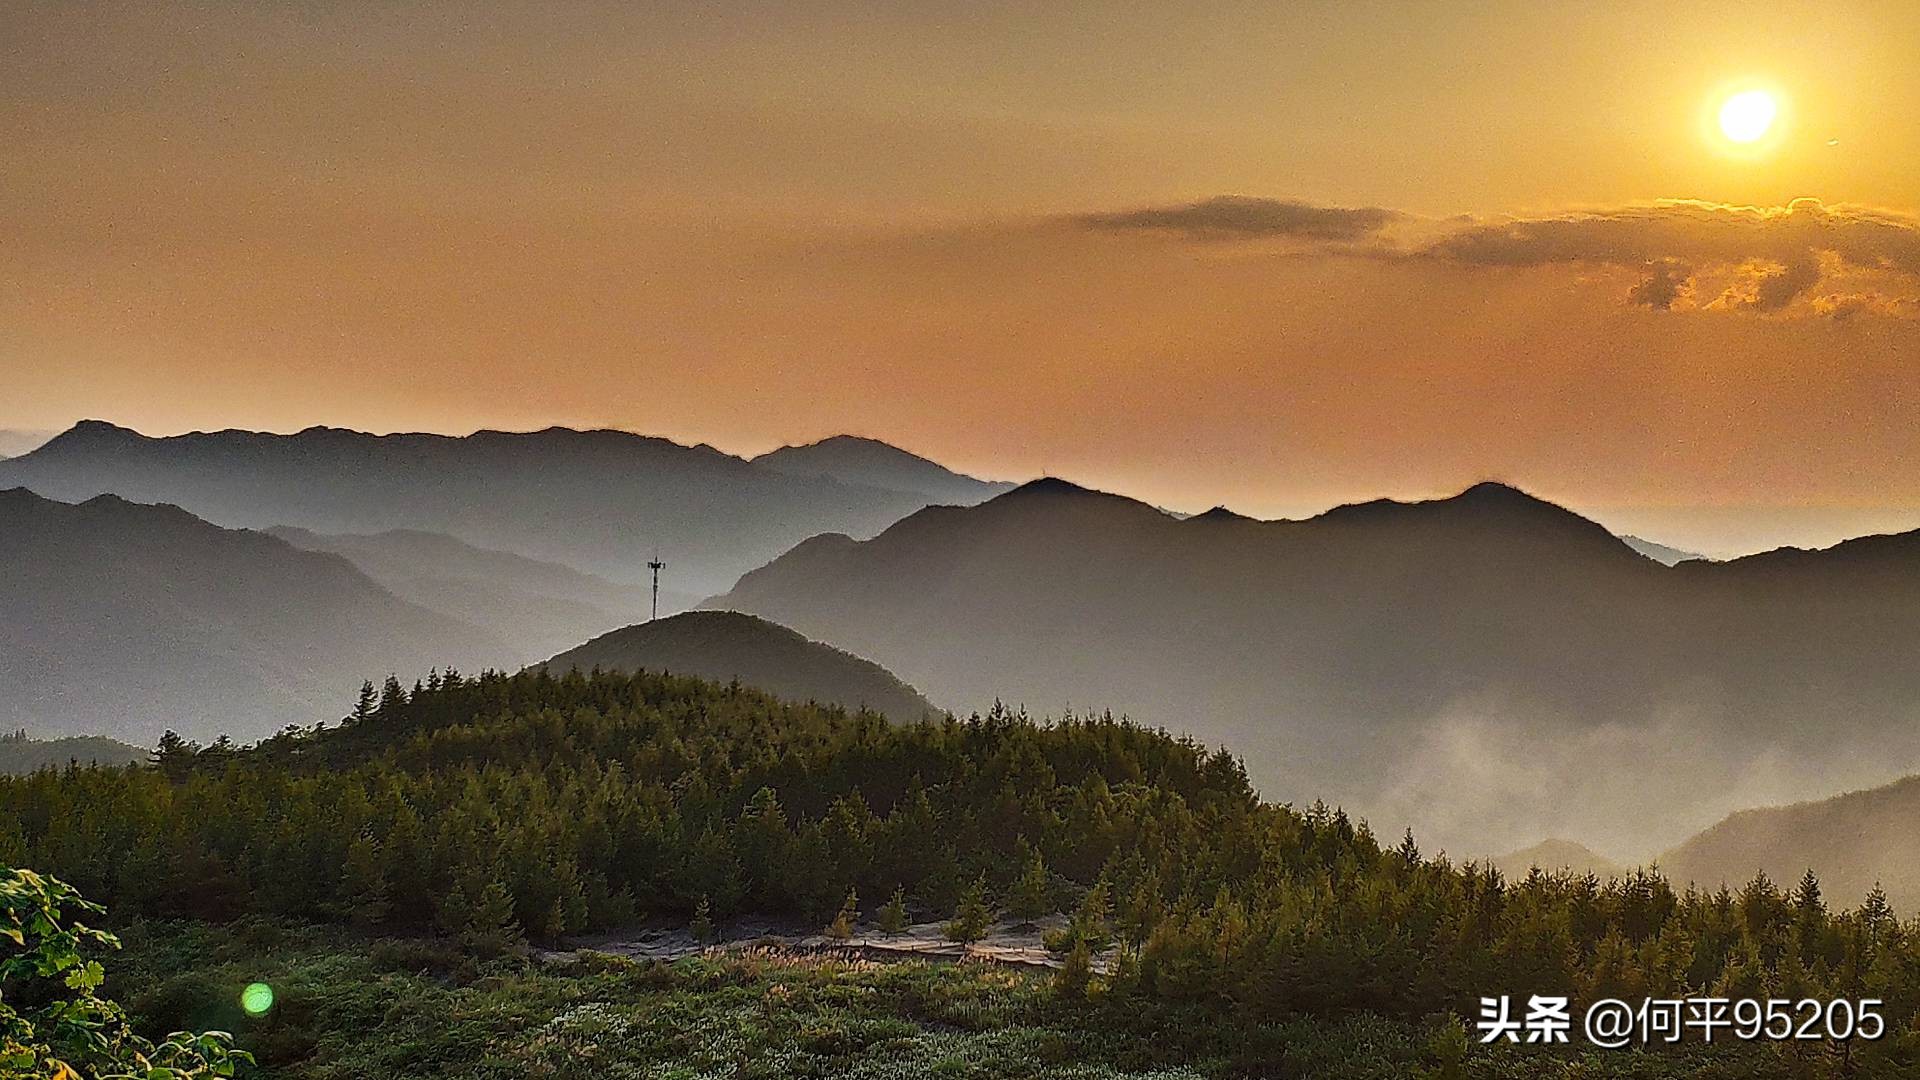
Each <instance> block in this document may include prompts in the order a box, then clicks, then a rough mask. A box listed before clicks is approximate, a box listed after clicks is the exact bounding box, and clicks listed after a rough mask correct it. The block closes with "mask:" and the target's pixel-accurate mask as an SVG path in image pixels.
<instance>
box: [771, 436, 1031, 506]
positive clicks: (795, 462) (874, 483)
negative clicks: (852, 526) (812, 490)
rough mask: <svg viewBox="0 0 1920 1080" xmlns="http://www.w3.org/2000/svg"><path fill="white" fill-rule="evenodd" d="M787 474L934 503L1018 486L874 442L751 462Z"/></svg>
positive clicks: (830, 442)
mask: <svg viewBox="0 0 1920 1080" xmlns="http://www.w3.org/2000/svg"><path fill="white" fill-rule="evenodd" d="M753 462H754V464H756V465H762V466H765V467H767V468H769V469H773V470H774V471H776V472H780V473H784V474H786V475H788V476H803V477H813V478H821V477H825V478H829V479H833V480H838V481H840V482H841V483H843V484H857V485H861V486H863V487H871V488H881V489H883V490H887V491H903V492H909V493H911V494H914V495H917V496H920V497H921V498H922V499H923V500H924V501H925V502H927V503H929V504H934V505H953V506H972V505H974V504H975V503H980V502H985V501H986V500H988V499H991V498H993V497H994V496H995V495H1002V494H1005V493H1006V492H1009V491H1012V490H1013V489H1014V488H1015V487H1016V486H1017V485H1015V484H1010V483H1006V482H1003V481H991V480H979V479H975V478H974V477H971V476H967V475H965V474H963V473H957V472H954V471H953V470H951V469H948V468H947V467H946V466H944V465H941V464H939V463H937V462H933V461H929V460H927V459H926V458H923V457H920V456H919V455H917V454H911V453H908V452H907V451H905V450H902V449H900V448H899V447H897V446H894V445H892V444H890V443H884V442H881V441H879V440H878V439H863V438H861V437H859V436H857V435H835V436H833V437H832V438H830V439H822V440H820V441H819V442H816V443H808V444H806V445H805V446H783V447H781V448H780V449H778V450H774V451H771V452H769V453H765V454H761V455H760V456H759V457H757V458H754V459H753Z"/></svg>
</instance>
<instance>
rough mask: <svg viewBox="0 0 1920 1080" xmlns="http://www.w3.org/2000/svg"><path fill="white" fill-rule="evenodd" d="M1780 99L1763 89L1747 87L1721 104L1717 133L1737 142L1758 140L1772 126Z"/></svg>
mask: <svg viewBox="0 0 1920 1080" xmlns="http://www.w3.org/2000/svg"><path fill="white" fill-rule="evenodd" d="M1779 115H1780V102H1779V101H1778V100H1776V99H1775V98H1774V96H1773V95H1772V94H1769V93H1767V92H1766V91H1765V90H1746V91H1742V92H1741V93H1738V94H1735V95H1733V96H1732V97H1730V98H1728V99H1727V100H1726V103H1725V104H1723V105H1721V106H1720V133H1721V134H1723V135H1725V136H1726V137H1727V138H1729V139H1731V140H1733V141H1734V142H1737V143H1751V142H1758V141H1760V140H1761V139H1763V138H1765V137H1766V134H1767V132H1768V131H1771V130H1772V129H1773V122H1774V120H1775V119H1776V118H1778V117H1779Z"/></svg>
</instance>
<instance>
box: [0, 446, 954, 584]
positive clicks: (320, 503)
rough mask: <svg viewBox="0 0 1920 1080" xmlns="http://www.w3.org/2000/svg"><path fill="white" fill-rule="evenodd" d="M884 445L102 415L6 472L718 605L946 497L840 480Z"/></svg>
mask: <svg viewBox="0 0 1920 1080" xmlns="http://www.w3.org/2000/svg"><path fill="white" fill-rule="evenodd" d="M817 445H819V444H817ZM883 446H884V444H878V443H873V444H869V443H867V442H865V441H855V442H853V443H849V444H840V443H836V444H834V445H832V446H830V447H827V448H826V449H825V450H817V449H809V448H801V449H800V450H799V451H796V452H795V453H794V454H792V455H781V454H780V452H776V457H775V461H774V463H773V465H762V464H755V463H753V462H750V461H747V460H745V459H742V458H739V457H735V456H733V455H730V454H726V453H722V452H721V451H719V450H716V449H714V448H713V447H710V446H705V445H700V446H684V445H681V444H679V443H675V442H671V441H669V440H667V439H660V438H651V437H647V436H642V435H633V434H629V433H627V432H621V431H575V430H572V429H568V428H549V429H547V430H544V431H536V432H527V433H515V432H499V431H481V432H476V433H474V434H472V435H468V436H463V437H453V436H444V435H427V434H399V435H369V434H366V433H363V432H356V431H345V430H340V429H336V428H319V427H316V428H309V429H307V430H305V431H301V432H299V433H297V434H293V435H275V434H266V433H261V432H252V431H216V432H195V433H192V434H188V435H179V436H173V437H168V438H149V437H146V436H143V435H141V434H139V433H138V432H135V431H131V430H129V429H127V428H123V427H118V426H115V425H113V424H109V423H105V422H102V421H91V420H90V421H83V422H81V423H79V424H76V425H75V426H74V427H73V428H71V429H70V430H68V431H66V432H64V433H62V434H60V435H58V436H56V437H54V438H53V439H52V440H50V441H49V442H47V443H46V445H44V446H41V447H39V448H38V449H35V450H34V451H33V452H31V453H28V454H26V455H24V456H22V457H18V458H14V459H11V460H8V461H0V487H14V486H19V487H26V488H29V489H32V490H33V491H36V492H38V493H39V494H41V495H45V496H47V497H49V498H54V499H61V500H65V501H69V502H73V501H79V500H83V499H88V498H92V497H93V496H95V495H101V494H115V495H119V496H121V497H123V498H126V499H130V500H133V501H136V502H143V503H171V504H174V505H178V506H180V507H183V508H184V509H186V510H188V511H190V512H192V513H194V514H196V515H198V516H200V517H202V518H205V519H206V520H208V521H211V522H214V523H216V524H220V525H225V526H230V527H243V528H267V527H271V526H276V525H284V526H293V527H297V528H302V529H308V530H312V531H315V532H322V533H363V534H364V533H382V532H388V531H391V530H396V529H409V530H418V531H426V532H436V533H443V534H446V535H449V536H452V537H455V538H456V539H459V540H461V541H463V542H466V543H468V544H472V545H475V546H478V547H482V548H487V549H492V550H498V551H506V552H513V553H516V554H520V555H525V556H528V557H531V558H535V559H539V560H543V561H548V562H557V563H562V564H565V565H568V566H572V567H573V568H575V569H577V570H582V571H585V572H588V573H594V574H599V575H601V576H605V577H609V578H612V579H615V580H619V581H625V582H629V583H632V582H637V581H640V580H642V579H643V578H644V577H645V574H646V570H645V565H644V564H645V563H646V562H647V561H648V559H649V558H651V557H653V556H654V555H655V553H656V552H657V553H658V554H659V556H660V557H661V558H662V559H663V560H664V561H665V562H666V563H667V577H666V579H665V580H666V581H667V583H668V585H669V586H670V587H671V588H673V589H675V590H677V591H681V592H686V593H692V594H699V595H706V594H709V593H712V592H714V591H717V590H721V589H724V588H726V587H727V586H729V585H731V584H732V582H733V581H734V580H735V579H736V578H737V577H738V576H739V575H740V574H742V573H744V572H746V571H747V570H750V569H752V568H753V567H755V566H758V565H761V564H762V563H764V562H766V561H767V560H769V559H771V558H773V557H774V556H776V555H779V554H780V553H781V552H783V551H785V550H787V549H788V548H789V547H791V546H793V545H794V544H796V543H798V542H800V541H801V540H804V539H806V538H807V537H809V536H812V535H815V534H817V533H821V532H840V533H847V534H851V535H856V536H862V535H871V534H872V533H874V532H877V531H879V530H880V529H882V528H884V527H886V526H887V525H889V524H891V523H892V522H894V521H896V520H898V519H899V518H900V517H902V516H903V515H905V514H908V513H911V512H912V511H914V510H917V509H919V508H921V507H922V506H925V505H927V504H928V503H929V502H931V501H933V500H932V499H931V498H930V496H929V495H928V494H926V493H924V492H921V491H919V490H901V489H898V488H894V487H871V486H865V485H864V484H862V483H860V482H858V481H857V479H847V480H843V479H840V478H839V476H840V475H841V472H842V471H843V470H844V471H845V475H847V476H850V477H869V476H874V475H881V474H884V475H887V476H893V475H896V474H898V473H900V471H901V467H902V461H901V457H900V455H901V452H900V451H896V450H893V448H891V447H886V448H885V449H884V450H882V449H879V448H880V447H883ZM909 456H910V455H909ZM782 462H785V463H786V465H787V466H792V468H787V467H784V466H781V463H782ZM928 464H931V463H928ZM776 466H781V467H776ZM802 466H804V468H802ZM933 468H934V469H938V466H933ZM939 472H940V473H945V472H946V470H939ZM916 475H926V476H933V477H934V479H940V482H941V484H943V485H945V487H943V488H942V489H941V490H942V491H943V492H944V491H945V490H946V489H947V488H951V487H954V486H955V485H956V484H957V485H958V486H959V487H961V488H965V487H967V485H966V484H965V483H963V482H961V480H963V479H964V478H960V479H953V478H952V477H953V474H947V477H948V479H941V478H939V477H938V476H937V474H932V473H928V472H927V471H926V470H920V473H918V474H916Z"/></svg>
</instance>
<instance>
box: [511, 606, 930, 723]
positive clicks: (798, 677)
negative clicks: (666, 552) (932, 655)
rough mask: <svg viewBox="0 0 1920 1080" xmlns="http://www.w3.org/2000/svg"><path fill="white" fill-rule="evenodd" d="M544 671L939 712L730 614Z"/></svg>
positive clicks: (608, 644) (623, 636) (595, 650)
mask: <svg viewBox="0 0 1920 1080" xmlns="http://www.w3.org/2000/svg"><path fill="white" fill-rule="evenodd" d="M546 667H547V668H548V670H550V671H555V672H565V671H568V670H571V669H573V668H579V669H581V670H582V671H591V670H593V669H594V668H601V669H604V670H607V671H625V672H633V671H639V670H643V669H644V670H647V671H667V672H673V673H675V674H681V675H695V676H698V677H700V678H703V679H711V680H715V681H719V682H727V681H730V680H733V679H739V680H740V681H741V682H742V683H744V684H746V685H748V686H753V687H757V688H759V689H761V690H765V691H767V692H768V693H771V694H775V695H777V696H779V697H784V698H788V699H791V700H794V701H817V702H821V703H823V704H832V705H842V706H845V707H846V708H849V709H858V708H861V707H863V706H864V707H866V708H869V709H872V710H873V711H875V712H878V713H883V714H885V715H886V716H887V717H889V718H890V719H894V720H899V721H907V720H919V719H921V718H922V717H927V716H938V715H940V714H941V710H940V709H938V708H937V707H935V706H934V704H933V703H932V702H930V701H928V700H927V699H926V698H924V697H921V696H920V693H919V691H917V690H915V689H914V688H913V687H911V686H908V685H907V684H906V683H903V682H901V681H900V680H899V679H898V678H896V677H895V676H894V675H893V673H892V672H889V671H888V670H887V669H885V668H883V667H881V666H880V665H878V664H876V663H873V662H872V661H870V660H863V659H861V658H860V657H858V656H855V655H853V654H852V653H848V652H843V651H841V650H839V649H836V648H834V647H833V646H831V645H824V644H821V643H820V642H817V641H809V640H807V639H806V638H805V637H802V636H801V635H799V634H797V633H795V632H794V631H792V630H789V629H787V628H786V627H784V626H779V625H776V624H774V623H770V622H768V621H767V620H765V619H759V618H755V617H754V616H752V615H745V614H741V613H739V612H733V611H689V612H686V613H684V614H680V615H674V616H672V617H669V618H664V619H657V620H654V621H652V622H645V623H639V624H637V625H634V626H629V627H626V628H625V629H622V630H615V631H614V632H613V633H610V634H605V635H602V636H600V637H597V638H595V639H593V640H592V641H589V642H587V643H586V644H584V645H581V646H580V647H578V648H575V649H569V650H567V651H566V652H563V653H561V654H560V655H558V656H556V657H554V658H553V659H552V660H549V661H548V662H547V664H546Z"/></svg>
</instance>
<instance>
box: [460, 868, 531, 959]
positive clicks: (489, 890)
mask: <svg viewBox="0 0 1920 1080" xmlns="http://www.w3.org/2000/svg"><path fill="white" fill-rule="evenodd" d="M460 938H461V941H462V942H463V943H464V944H465V945H466V946H467V947H468V948H469V949H472V950H473V951H474V952H477V953H479V954H481V955H482V956H498V955H500V954H501V953H504V952H507V951H509V950H512V949H515V948H518V947H519V946H521V945H524V944H525V943H526V936H525V935H524V934H523V933H522V932H521V930H520V921H519V920H518V919H517V918H515V917H514V912H513V893H512V892H510V891H508V889H507V887H506V885H504V884H502V883H501V882H499V881H497V880H495V881H489V882H488V883H487V886H486V888H485V889H483V890H481V892H480V898H479V900H477V901H475V903H474V905H473V914H472V915H471V916H470V917H469V918H468V919H467V925H466V928H465V930H464V931H463V932H462V933H461V935H460Z"/></svg>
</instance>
